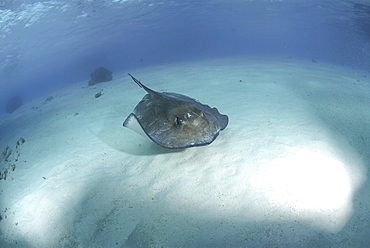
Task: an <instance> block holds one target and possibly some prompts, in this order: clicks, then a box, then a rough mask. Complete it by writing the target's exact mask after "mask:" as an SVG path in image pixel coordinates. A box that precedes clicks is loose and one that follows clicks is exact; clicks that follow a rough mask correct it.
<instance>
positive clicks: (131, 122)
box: [123, 113, 149, 139]
mask: <svg viewBox="0 0 370 248" xmlns="http://www.w3.org/2000/svg"><path fill="white" fill-rule="evenodd" d="M123 126H124V127H127V128H129V129H131V130H132V131H134V132H136V133H138V134H140V135H141V136H143V137H146V138H148V139H149V137H148V135H147V134H146V133H145V132H144V130H143V128H142V126H141V125H140V123H139V121H138V120H137V118H136V116H135V114H133V113H131V114H130V115H129V116H128V117H127V118H126V120H125V122H123Z"/></svg>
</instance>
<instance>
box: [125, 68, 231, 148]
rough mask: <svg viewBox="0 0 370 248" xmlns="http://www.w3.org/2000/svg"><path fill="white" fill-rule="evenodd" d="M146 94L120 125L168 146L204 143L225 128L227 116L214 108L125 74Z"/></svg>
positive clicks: (175, 146)
mask: <svg viewBox="0 0 370 248" xmlns="http://www.w3.org/2000/svg"><path fill="white" fill-rule="evenodd" d="M128 75H129V76H130V77H131V78H132V79H133V80H134V81H135V82H136V83H137V84H138V85H139V86H140V87H141V88H143V89H144V90H145V91H146V92H147V93H148V94H146V95H145V96H144V98H143V99H142V100H141V101H140V102H139V103H138V104H137V105H136V107H135V109H134V111H133V112H132V113H131V114H130V115H129V116H128V117H127V118H126V120H125V122H124V123H123V126H125V127H127V128H130V129H132V130H134V131H135V132H137V133H139V134H142V135H143V136H147V137H148V138H149V139H151V140H152V141H153V142H154V143H156V144H158V145H160V146H162V147H164V148H169V149H178V148H187V147H192V146H204V145H208V144H210V143H212V142H213V141H214V140H215V139H216V138H217V136H218V134H219V132H220V131H221V130H223V129H225V128H226V126H227V124H228V121H229V118H228V117H227V115H223V114H220V113H219V112H218V110H217V109H216V108H211V107H210V106H208V105H205V104H202V103H200V102H198V101H197V100H195V99H193V98H190V97H187V96H184V95H181V94H176V93H168V92H157V91H154V90H152V89H149V88H148V87H146V86H145V85H143V84H142V83H141V82H140V81H139V80H137V79H136V78H134V77H133V76H132V75H131V74H128Z"/></svg>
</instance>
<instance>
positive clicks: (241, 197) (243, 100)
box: [0, 58, 370, 247]
mask: <svg viewBox="0 0 370 248" xmlns="http://www.w3.org/2000/svg"><path fill="white" fill-rule="evenodd" d="M339 70H341V68H335V67H333V68H331V67H330V66H328V65H320V63H318V64H312V63H305V62H301V61H293V60H287V59H286V60H265V61H262V60H250V59H249V60H246V59H245V58H233V59H229V60H215V61H200V62H194V63H187V64H186V63H184V64H179V65H171V66H169V65H166V66H164V65H163V66H158V67H155V68H154V67H153V68H147V69H143V70H141V71H140V70H138V71H133V72H131V73H132V74H133V75H134V76H135V77H137V78H138V79H139V80H141V81H142V83H144V84H146V85H147V86H148V87H150V88H152V89H155V90H166V91H170V92H177V93H181V94H184V95H188V96H190V97H193V98H196V99H198V100H199V101H200V102H202V103H205V104H208V105H210V106H212V107H217V108H218V109H219V111H220V112H221V113H223V114H227V115H228V116H229V118H230V123H229V126H228V127H227V128H226V129H225V130H224V131H222V132H221V133H220V135H219V137H218V138H217V139H216V140H215V141H214V142H213V143H212V144H211V145H209V146H205V147H198V148H190V149H184V150H180V151H173V150H166V149H163V148H160V147H158V146H156V145H155V144H153V143H152V142H150V141H149V140H147V139H145V138H143V137H141V136H140V135H138V134H136V133H134V132H132V131H131V130H128V129H125V128H123V127H122V123H123V121H124V120H125V118H126V117H127V116H128V114H129V113H130V112H131V111H132V110H133V109H134V107H135V105H136V104H137V103H138V101H139V100H141V98H142V97H143V96H144V95H145V94H146V93H145V92H144V91H143V90H142V89H140V88H139V87H137V85H136V84H135V83H134V82H132V81H131V79H130V78H129V77H128V76H123V77H118V76H117V75H116V76H115V78H116V79H115V80H114V81H112V82H109V83H104V84H101V85H97V86H95V87H87V86H85V85H86V84H87V83H84V87H81V85H76V86H74V87H71V88H69V89H65V90H63V91H61V92H57V93H55V95H54V99H53V100H51V101H50V102H47V103H45V102H44V99H41V100H39V101H35V102H34V103H33V106H34V107H35V108H33V109H31V107H32V106H23V108H22V109H20V110H18V111H17V112H15V113H14V115H11V116H9V117H8V119H7V120H4V121H3V122H2V123H1V126H0V127H1V131H2V132H3V131H4V132H5V130H10V131H9V132H7V133H6V134H2V140H1V142H2V144H4V145H6V144H8V143H12V142H13V141H14V140H17V139H18V138H19V137H18V136H22V137H23V138H24V139H25V140H26V143H25V144H24V145H23V147H22V151H21V157H20V162H19V163H18V165H17V168H16V170H15V171H14V172H13V173H12V174H11V175H12V177H13V180H6V181H0V184H1V189H2V192H1V195H0V197H1V209H0V210H1V211H2V212H1V215H2V216H5V215H6V216H7V217H6V218H3V220H2V221H1V222H0V228H1V229H0V230H1V234H2V236H1V239H2V240H3V241H4V242H5V243H6V244H9V245H12V244H14V243H16V242H17V244H19V245H20V246H25V247H26V246H33V247H52V246H61V245H63V246H73V247H79V246H80V247H86V246H92V247H99V246H105V247H115V246H120V247H137V246H143V247H159V246H163V247H180V246H181V247H189V246H190V247H194V246H195V247H204V246H212V247H216V246H219V247H233V246H234V247H237V246H248V245H249V246H253V245H256V244H259V245H261V244H262V245H271V244H274V245H285V246H289V245H297V244H298V246H299V245H302V246H306V245H308V244H311V245H314V246H315V245H320V244H327V242H335V243H336V242H337V241H338V242H342V244H343V247H344V246H345V245H348V244H349V243H348V242H351V244H354V245H355V246H353V247H356V245H357V246H358V247H361V246H360V245H361V244H364V242H365V241H366V240H359V239H357V241H356V233H355V232H354V231H352V230H353V228H354V226H356V225H357V224H354V223H352V222H351V221H352V220H353V219H354V218H356V216H360V215H361V213H360V212H358V211H360V210H359V208H358V207H357V205H358V204H359V203H356V202H355V199H354V196H355V195H356V194H357V193H358V192H357V190H358V189H360V187H364V185H365V186H366V187H368V184H364V183H367V181H365V180H366V173H367V171H366V170H365V167H364V164H366V163H367V164H368V163H369V151H368V150H367V149H366V148H364V147H366V144H367V145H369V136H368V133H369V132H367V131H369V127H368V125H366V122H367V121H369V120H370V113H369V112H370V111H369V108H366V101H365V100H367V101H368V100H370V95H369V93H367V92H369V91H368V87H370V86H369V82H368V81H366V80H365V81H364V80H362V81H364V82H362V81H361V82H357V78H356V76H355V75H353V77H351V74H350V72H340V71H339ZM119 75H120V76H121V75H122V74H119ZM353 83H356V85H354V84H353ZM349 84H350V85H349ZM364 89H367V91H365V90H364ZM97 92H102V93H103V95H102V96H101V97H99V98H95V97H94V94H95V93H97ZM337 95H340V97H339V98H338V97H336V96H337ZM356 99H361V101H357V100H356ZM347 103H350V104H347ZM19 111H20V112H19ZM17 113H18V115H17ZM20 113H21V114H20ZM361 137H362V138H361ZM4 145H3V146H4ZM362 192H363V193H361V194H366V192H367V193H368V192H369V189H368V188H366V189H365V190H364V191H362ZM359 198H360V197H359ZM359 198H356V199H359ZM359 201H361V202H360V205H361V206H362V208H363V209H362V210H361V211H368V210H369V202H367V201H368V198H366V197H363V198H361V200H359ZM355 205H356V207H355ZM4 208H7V210H6V212H4ZM365 213H367V212H365ZM366 218H368V217H366ZM332 235H334V238H333V236H332ZM345 238H347V239H345ZM308 240H310V241H308ZM328 240H330V241H328ZM333 240H334V241H333ZM346 240H347V241H346ZM353 242H356V243H353Z"/></svg>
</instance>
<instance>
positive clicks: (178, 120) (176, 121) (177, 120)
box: [175, 116, 184, 125]
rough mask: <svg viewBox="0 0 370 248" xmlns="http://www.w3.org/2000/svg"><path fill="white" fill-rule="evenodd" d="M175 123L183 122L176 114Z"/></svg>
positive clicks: (180, 123)
mask: <svg viewBox="0 0 370 248" xmlns="http://www.w3.org/2000/svg"><path fill="white" fill-rule="evenodd" d="M175 124H176V125H182V124H184V120H183V119H182V118H181V117H178V116H176V119H175Z"/></svg>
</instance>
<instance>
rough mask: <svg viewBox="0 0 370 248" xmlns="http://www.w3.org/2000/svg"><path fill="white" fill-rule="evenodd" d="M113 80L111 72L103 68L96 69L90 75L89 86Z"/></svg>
mask: <svg viewBox="0 0 370 248" xmlns="http://www.w3.org/2000/svg"><path fill="white" fill-rule="evenodd" d="M112 79H113V76H112V72H111V71H109V70H108V69H106V68H104V67H98V68H96V70H95V71H94V72H93V73H91V79H90V81H89V86H91V85H94V84H98V83H101V82H108V81H111V80H112Z"/></svg>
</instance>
